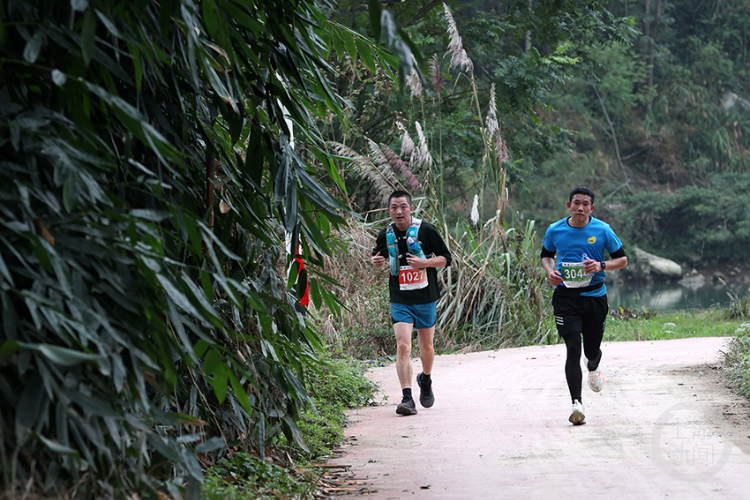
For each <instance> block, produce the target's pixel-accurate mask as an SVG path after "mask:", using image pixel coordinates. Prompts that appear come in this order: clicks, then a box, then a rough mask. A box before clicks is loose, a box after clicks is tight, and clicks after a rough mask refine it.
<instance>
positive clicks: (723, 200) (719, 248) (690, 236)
mask: <svg viewBox="0 0 750 500" xmlns="http://www.w3.org/2000/svg"><path fill="white" fill-rule="evenodd" d="M623 203H624V204H625V205H626V207H627V208H625V209H624V210H622V211H618V212H616V213H613V214H612V220H610V221H609V222H611V223H612V224H613V226H614V227H617V230H618V232H621V234H622V236H623V238H626V239H628V240H629V241H635V242H638V244H639V245H641V246H642V247H643V248H644V249H645V250H648V251H651V252H654V253H657V254H659V255H662V256H664V257H667V258H671V259H676V260H685V259H686V258H687V257H688V256H694V257H695V258H700V259H703V260H706V259H714V260H727V259H732V260H737V259H741V258H742V256H743V255H744V254H745V251H744V249H745V248H747V247H748V245H750V176H748V175H746V174H715V175H713V176H711V177H710V178H709V181H708V183H707V185H705V186H703V187H701V186H686V187H684V188H680V189H678V190H676V191H675V192H674V194H663V193H658V192H651V193H645V192H642V193H637V194H634V195H631V196H627V197H624V198H623Z"/></svg>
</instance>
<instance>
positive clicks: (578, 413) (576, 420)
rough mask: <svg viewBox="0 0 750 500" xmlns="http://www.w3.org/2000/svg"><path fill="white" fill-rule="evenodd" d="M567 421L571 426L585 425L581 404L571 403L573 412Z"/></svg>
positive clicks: (578, 402)
mask: <svg viewBox="0 0 750 500" xmlns="http://www.w3.org/2000/svg"><path fill="white" fill-rule="evenodd" d="M568 420H569V421H570V423H571V424H573V425H583V424H585V423H586V415H584V414H583V403H581V402H580V401H576V402H575V403H573V410H572V411H571V413H570V418H568Z"/></svg>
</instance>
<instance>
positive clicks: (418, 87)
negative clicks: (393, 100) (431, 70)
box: [406, 56, 424, 99]
mask: <svg viewBox="0 0 750 500" xmlns="http://www.w3.org/2000/svg"><path fill="white" fill-rule="evenodd" d="M412 57H413V56H412ZM406 86H407V87H409V92H410V93H411V96H412V97H418V98H419V99H421V98H422V92H423V91H424V89H423V87H422V80H420V79H419V73H418V72H417V67H416V66H412V67H411V73H409V76H407V77H406Z"/></svg>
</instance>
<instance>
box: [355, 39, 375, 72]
mask: <svg viewBox="0 0 750 500" xmlns="http://www.w3.org/2000/svg"><path fill="white" fill-rule="evenodd" d="M356 43H357V52H359V57H361V58H362V62H363V63H364V64H365V66H367V69H369V70H370V71H372V72H373V73H375V72H376V69H375V58H374V56H373V55H372V49H371V48H370V47H369V46H368V45H367V44H366V43H365V42H364V40H362V39H360V38H357V39H356Z"/></svg>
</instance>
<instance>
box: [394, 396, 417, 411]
mask: <svg viewBox="0 0 750 500" xmlns="http://www.w3.org/2000/svg"><path fill="white" fill-rule="evenodd" d="M396 413H398V414H399V415H416V414H417V404H416V403H415V402H414V399H412V398H410V397H408V396H404V399H402V400H401V403H400V404H399V405H398V406H397V407H396Z"/></svg>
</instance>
